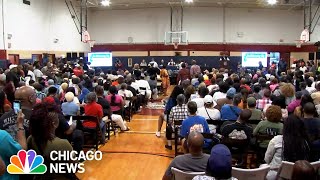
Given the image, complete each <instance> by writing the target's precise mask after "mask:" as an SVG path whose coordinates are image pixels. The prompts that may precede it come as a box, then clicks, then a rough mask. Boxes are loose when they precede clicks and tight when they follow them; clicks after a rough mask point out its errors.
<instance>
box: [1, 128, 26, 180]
mask: <svg viewBox="0 0 320 180" xmlns="http://www.w3.org/2000/svg"><path fill="white" fill-rule="evenodd" d="M0 144H1V145H0V157H1V158H2V160H3V161H4V163H5V165H6V166H8V165H9V164H10V157H11V156H12V155H17V153H18V151H19V150H21V149H22V147H21V146H20V144H18V143H17V142H16V141H14V140H13V138H12V137H11V135H10V134H9V133H7V131H4V130H0ZM18 179H19V176H18V175H10V174H8V172H6V173H5V174H4V175H2V176H0V180H18Z"/></svg>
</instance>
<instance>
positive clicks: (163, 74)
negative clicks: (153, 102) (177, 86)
mask: <svg viewBox="0 0 320 180" xmlns="http://www.w3.org/2000/svg"><path fill="white" fill-rule="evenodd" d="M166 68H167V66H166V65H165V64H163V66H162V68H161V70H160V77H161V81H162V88H163V96H168V95H167V89H168V87H169V86H170V78H169V74H168V71H167V69H166Z"/></svg>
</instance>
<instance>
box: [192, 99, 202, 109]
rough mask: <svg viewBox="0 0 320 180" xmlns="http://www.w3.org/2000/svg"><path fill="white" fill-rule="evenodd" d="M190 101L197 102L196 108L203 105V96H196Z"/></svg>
mask: <svg viewBox="0 0 320 180" xmlns="http://www.w3.org/2000/svg"><path fill="white" fill-rule="evenodd" d="M191 101H193V102H195V103H197V108H201V107H203V106H204V101H203V98H200V97H198V98H194V99H192V100H191Z"/></svg>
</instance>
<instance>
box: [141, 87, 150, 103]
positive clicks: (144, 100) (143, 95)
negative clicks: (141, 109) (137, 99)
mask: <svg viewBox="0 0 320 180" xmlns="http://www.w3.org/2000/svg"><path fill="white" fill-rule="evenodd" d="M139 92H140V95H141V98H142V100H141V102H142V104H144V105H146V104H147V102H148V101H147V88H145V87H139Z"/></svg>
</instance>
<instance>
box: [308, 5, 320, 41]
mask: <svg viewBox="0 0 320 180" xmlns="http://www.w3.org/2000/svg"><path fill="white" fill-rule="evenodd" d="M316 10H317V7H316V6H314V7H312V15H311V17H312V18H313V16H314V15H316V16H315V18H314V20H313V22H312V26H311V31H312V29H313V32H312V33H311V34H310V41H311V42H317V41H320V20H319V21H318V23H317V18H318V17H319V16H320V11H318V12H316ZM307 22H309V12H308V13H307Z"/></svg>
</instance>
